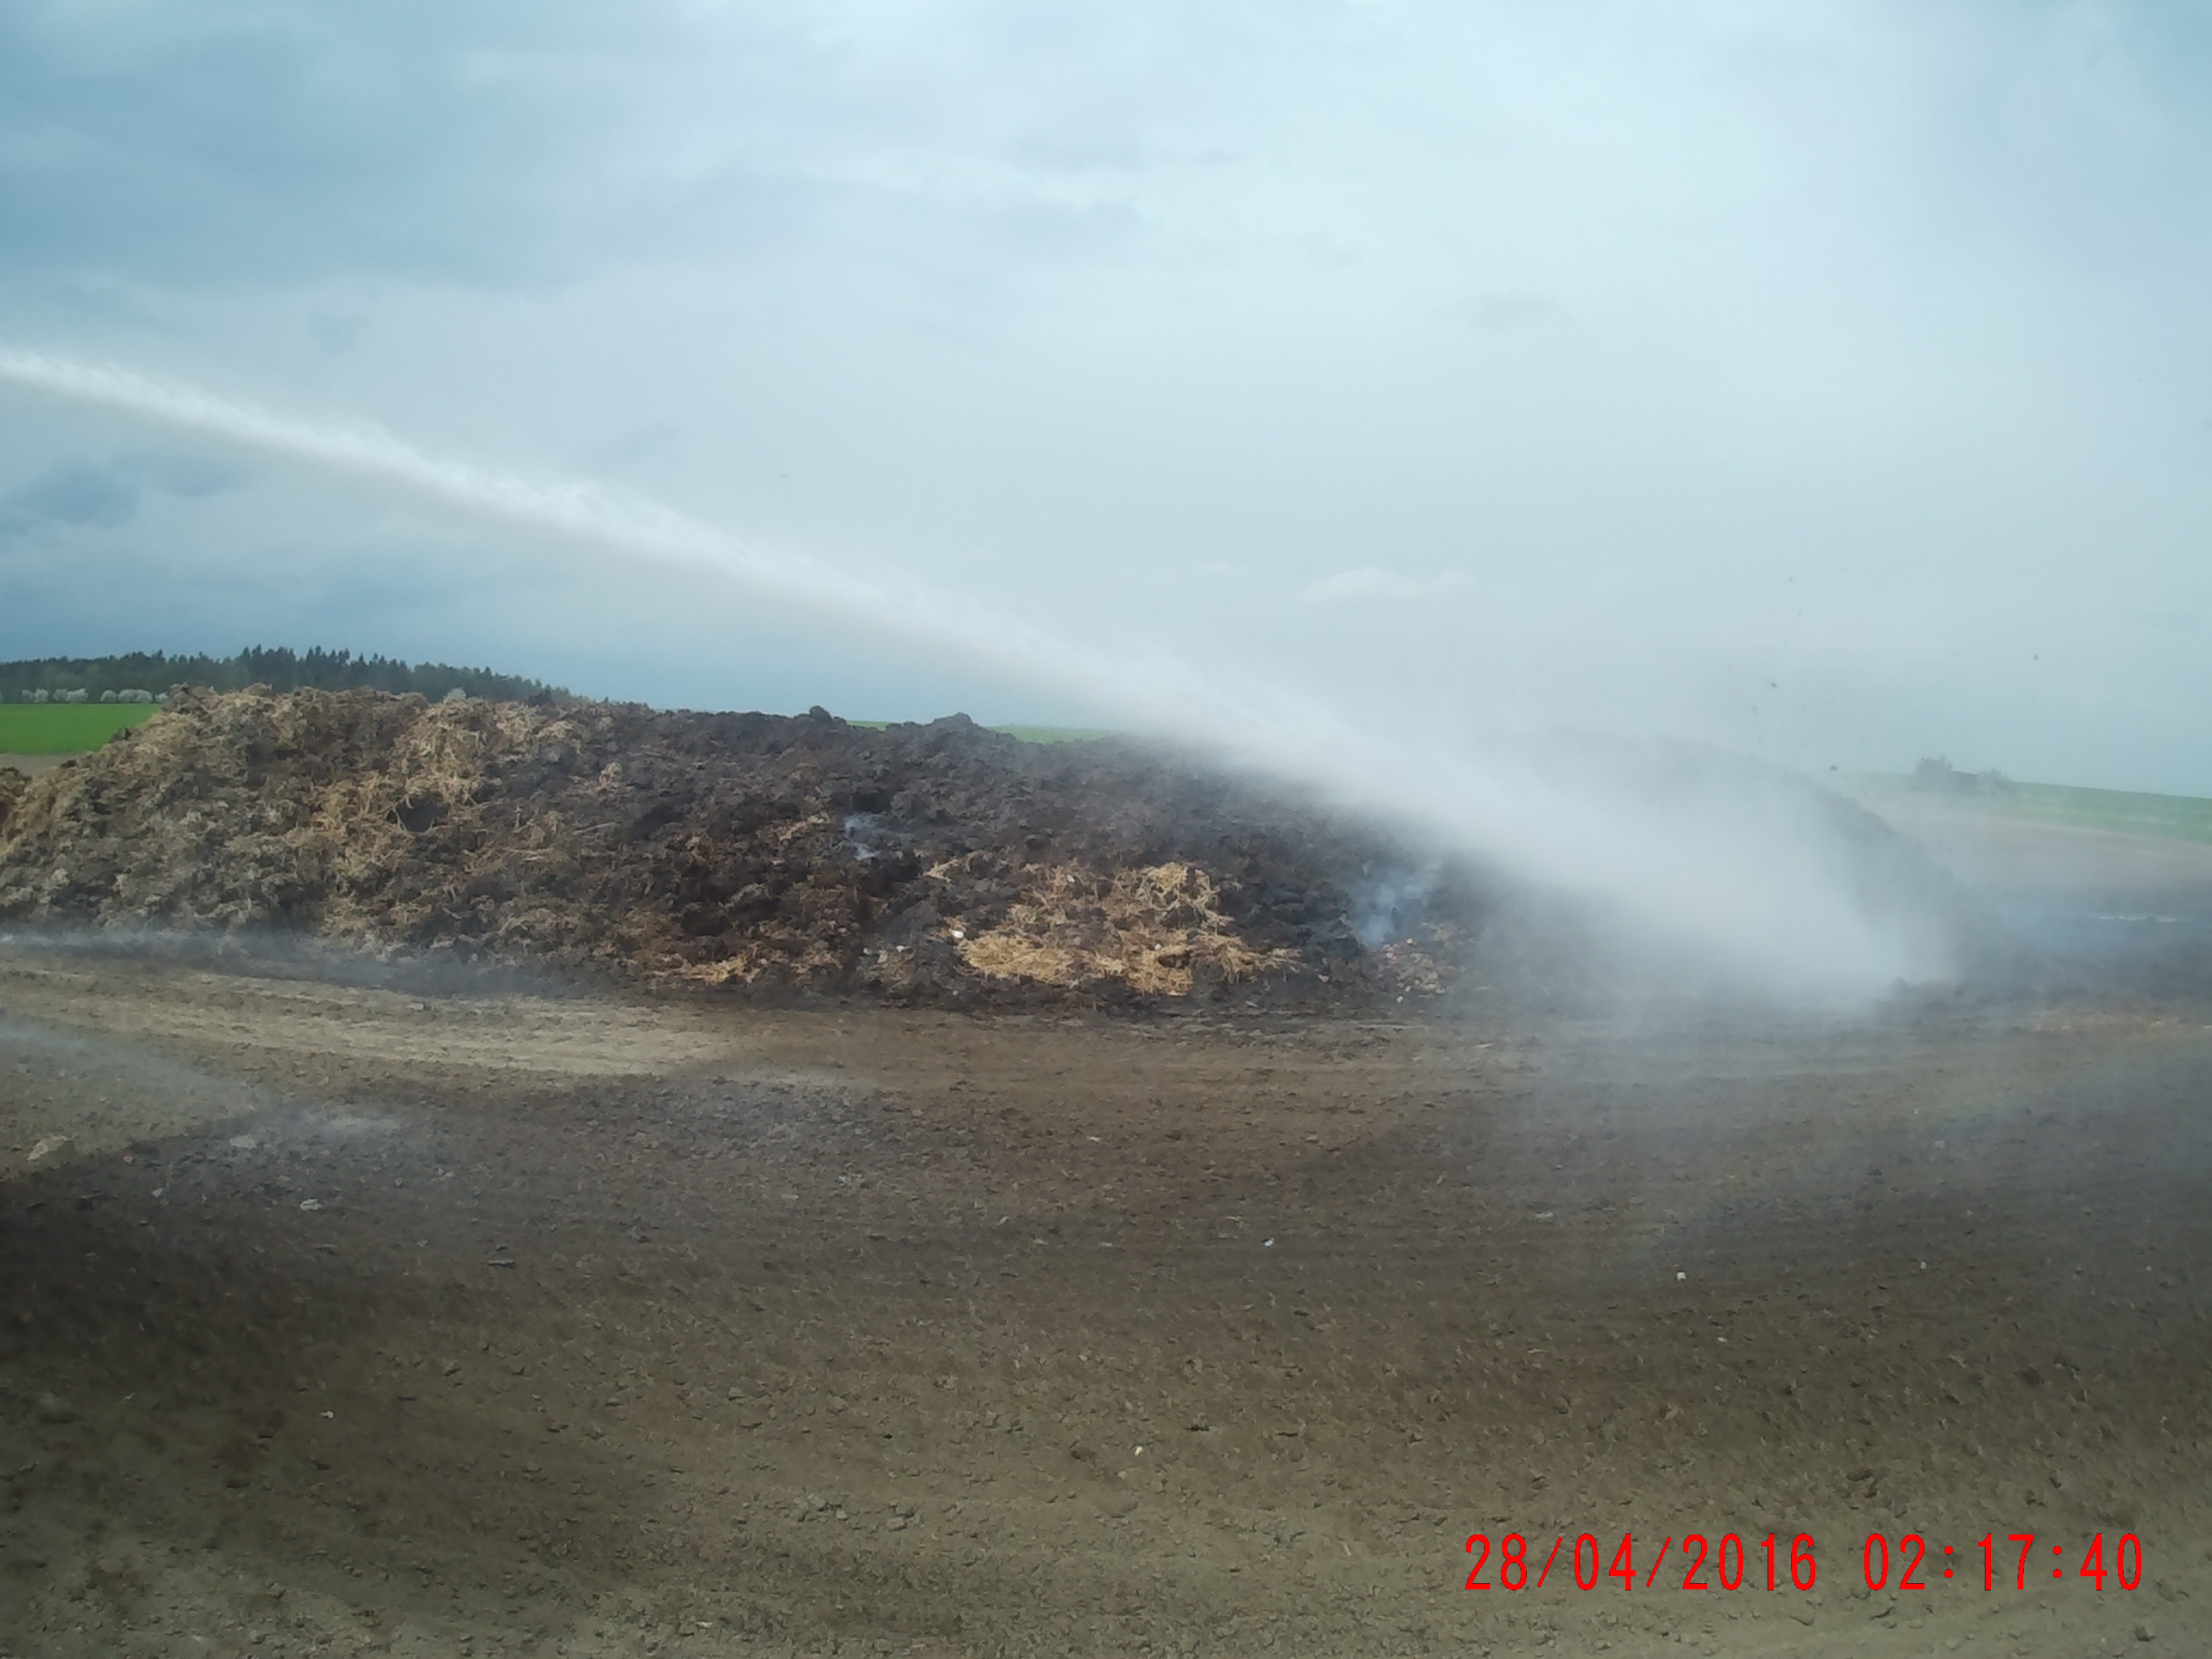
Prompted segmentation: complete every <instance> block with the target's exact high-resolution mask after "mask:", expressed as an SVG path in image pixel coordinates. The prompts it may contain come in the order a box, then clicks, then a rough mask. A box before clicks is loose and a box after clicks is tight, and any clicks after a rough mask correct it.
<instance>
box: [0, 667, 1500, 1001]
mask: <svg viewBox="0 0 2212 1659" xmlns="http://www.w3.org/2000/svg"><path fill="white" fill-rule="evenodd" d="M1367 872H1398V873H1399V874H1401V875H1402V874H1405V873H1407V872H1416V873H1419V874H1420V875H1421V877H1422V878H1423V879H1425V880H1426V881H1427V883H1428V884H1427V886H1426V889H1425V898H1424V899H1423V900H1422V901H1421V902H1420V903H1419V906H1418V907H1417V908H1416V907H1411V906H1409V907H1408V908H1407V910H1406V911H1401V913H1400V914H1399V915H1396V916H1395V918H1393V917H1391V916H1390V915H1389V911H1388V910H1387V908H1386V909H1385V910H1384V911H1383V913H1382V914H1383V918H1384V920H1385V921H1389V922H1391V923H1392V925H1391V927H1390V930H1389V938H1388V939H1387V940H1380V941H1378V948H1376V949H1371V950H1370V949H1368V948H1366V947H1365V946H1364V945H1362V943H1361V940H1360V939H1359V937H1358V933H1355V931H1354V927H1353V924H1352V915H1354V913H1355V910H1360V913H1361V915H1362V920H1363V923H1364V924H1365V927H1366V931H1368V932H1369V933H1370V937H1372V936H1373V935H1374V924H1373V922H1372V921H1369V920H1368V915H1367V910H1371V908H1372V907H1371V904H1370V905H1368V906H1367V907H1366V909H1362V908H1361V901H1360V899H1359V896H1358V894H1357V893H1356V892H1355V891H1353V890H1352V889H1353V888H1356V887H1357V886H1358V884H1359V883H1361V882H1362V881H1363V880H1364V879H1366V878H1367ZM1480 908H1481V907H1480V900H1479V897H1478V895H1477V891H1476V889H1475V888H1474V885H1473V884H1472V882H1471V880H1470V879H1469V878H1468V877H1466V876H1465V875H1464V873H1462V874H1458V875H1455V874H1454V873H1452V872H1449V871H1446V872H1443V875H1442V876H1441V877H1440V878H1439V877H1437V876H1435V875H1434V874H1433V872H1428V871H1426V869H1425V866H1423V865H1422V864H1421V861H1420V860H1418V859H1416V858H1415V857H1414V856H1413V854H1410V853H1408V852H1407V849H1405V848H1401V847H1399V846H1397V845H1395V844H1393V843H1392V842H1391V841H1390V840H1389V837H1387V836H1383V835H1381V834H1378V833H1377V832H1376V831H1373V830H1371V829H1361V828H1359V827H1357V826H1354V825H1351V824H1347V823H1344V822H1341V821H1339V820H1334V819H1331V818H1328V817H1324V816H1322V815H1320V814H1318V813H1316V811H1314V810H1313V809H1311V808H1310V807H1308V806H1303V805H1298V804H1297V803H1295V802H1292V801H1291V800H1288V799H1283V798H1279V797H1272V796H1269V795H1267V794H1266V793H1262V792H1261V791H1259V790H1256V789H1255V788H1254V787H1250V786H1249V785H1243V784H1239V783H1237V782H1236V781H1228V780H1223V779H1214V778H1207V777H1204V776H1201V775H1198V774H1196V773H1194V772H1192V771H1190V770H1188V769H1184V768H1182V767H1180V766H1178V765H1176V764H1174V763H1171V762H1169V761H1166V760H1164V759H1162V758H1160V757H1156V756H1150V755H1147V754H1146V753H1144V752H1142V751H1140V750H1136V749H1133V748H1131V747H1128V746H1125V745H1122V744H1118V743H1110V742H1097V743H1084V744H1063V745H1055V746H1049V747H1047V746H1039V745H1034V744H1024V743H1023V742H1020V741H1019V740H1018V739H1016V738H1010V737H1006V736H1002V735H1000V734H997V733H994V732H988V731H986V730H984V729H983V728H981V727H979V726H975V724H973V723H972V722H971V721H969V720H967V719H966V718H965V717H963V716H957V715H956V716H953V717H951V718H950V719H947V720H938V721H934V722H933V723H931V724H929V725H927V726H918V725H904V726H890V727H889V728H888V729H884V730H880V731H878V730H871V729H867V728H863V727H859V726H852V725H849V724H848V723H847V722H845V721H843V720H838V719H836V718H834V717H832V716H830V715H829V714H825V713H823V711H821V710H819V709H817V710H815V711H814V712H812V713H811V714H806V715H802V716H798V717H793V718H782V717H777V716H771V715H765V714H666V713H660V712H657V711H654V710H652V709H649V708H642V707H639V706H635V705H627V706H625V705H607V704H599V703H586V702H562V701H556V700H553V699H550V698H539V699H534V700H532V702H526V703H522V702H487V701H477V700H471V701H467V702H442V703H431V702H426V701H424V700H423V699H422V698H421V697H419V696H411V695H410V696H388V695H385V694H383V693H379V692H374V691H348V692H340V693H329V692H322V691H313V690H302V691H295V692H289V693H284V694H281V695H280V694H276V693H272V692H270V691H268V690H264V689H258V688H257V689H254V690H247V691H244V692H234V693H222V694H218V693H213V692H204V691H183V692H179V694H178V695H177V696H175V697H174V698H173V700H172V702H170V704H169V706H168V708H167V709H166V710H164V711H163V712H162V713H161V714H158V715H156V716H155V718H154V719H153V720H150V721H149V722H148V723H147V724H146V725H144V726H141V727H139V728H137V730H135V731H133V732H125V734H123V735H122V736H120V737H118V738H117V739H116V740H115V741H114V742H112V743H111V744H108V745H107V746H106V748H104V749H101V750H99V751H97V752H96V753H94V754H91V755H88V756H86V757H82V758H81V759H79V760H77V761H75V762H73V763H69V764H65V765H64V766H61V767H59V768H57V769H54V770H53V771H52V772H49V773H46V774H45V775H42V776H40V777H39V778H37V779H35V780H30V781H26V780H25V779H23V778H22V776H21V775H20V774H16V773H13V772H6V771H0V921H6V922H12V923H16V924H29V925H32V926H34V927H40V928H54V929H84V928H90V929H94V930H99V931H103V932H108V933H118V934H122V935H126V936H127V935H130V934H132V933H161V932H170V931H181V932H184V933H188V934H189V933H217V934H246V933H251V934H257V935H258V934H264V933H279V934H288V935H293V936H305V937H307V938H310V939H323V940H330V941H334V942H343V943H344V944H347V945H354V946H360V947H366V948H368V949H369V950H371V951H378V952H393V953H398V952H404V953H410V954H418V955H429V956H441V955H442V956H447V957H457V958H463V959H470V960H483V961H496V962H511V963H538V964H547V965H554V966H560V967H566V968H576V969H593V970H598V971H601V972H607V973H612V974H615V975H621V976H624V977H630V978H635V979H641V980H647V981H662V982H668V981H695V982H700V983H704V984H709V985H742V986H749V987H758V988H761V989H763V990H769V989H781V990H810V991H823V992H846V993H849V992H860V993H864V994H876V995H880V996H884V997H887V998H889V999H890V1000H900V1001H906V1000H915V1001H929V1002H938V1003H944V1002H952V1003H963V1004H999V1005H1005V1004H1013V1005H1019V1004H1023V1003H1055V1002H1056V1003H1062V1004H1066V1003H1077V1004H1097V1003H1101V1002H1129V1001H1138V1000H1150V999H1161V998H1188V997H1193V996H1195V997H1196V998H1197V999H1199V1000H1213V999H1218V998H1220V997H1223V996H1228V995H1235V996H1237V997H1238V998H1240V999H1244V998H1251V997H1255V996H1261V997H1268V998H1280V997H1285V996H1288V997H1292V998H1298V999H1304V998H1311V997H1322V998H1325V999H1326V1000H1330V1001H1344V1000H1367V999H1370V998H1374V997H1377V996H1385V995H1389V996H1397V995H1403V994H1407V993H1409V992H1413V993H1431V994H1432V993H1435V992H1437V991H1440V990H1441V989H1443V988H1444V986H1445V985H1446V983H1447V981H1448V980H1449V968H1448V967H1446V966H1445V965H1444V964H1445V963H1448V962H1449V961H1450V960H1452V959H1455V957H1456V956H1457V955H1458V951H1456V949H1455V947H1456V946H1457V945H1459V944H1460V943H1462V941H1463V939H1464V938H1465V937H1466V936H1467V935H1468V933H1469V932H1470V931H1471V929H1472V927H1473V924H1474V921H1475V919H1476V918H1477V916H1478V915H1479V914H1480Z"/></svg>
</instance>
